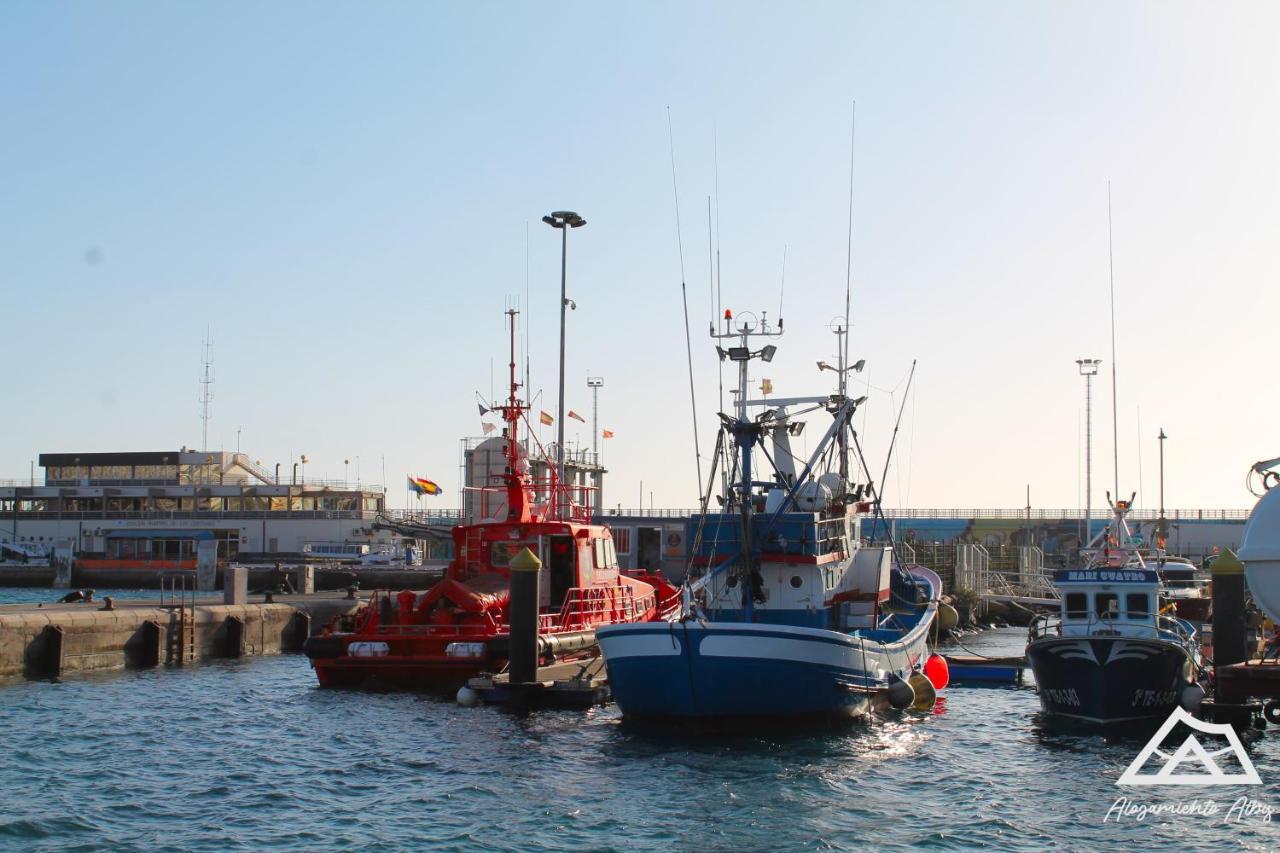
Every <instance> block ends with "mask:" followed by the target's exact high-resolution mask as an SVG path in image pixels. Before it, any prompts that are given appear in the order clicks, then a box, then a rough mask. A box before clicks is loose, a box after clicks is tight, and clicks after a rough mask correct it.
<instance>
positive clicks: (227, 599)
mask: <svg viewBox="0 0 1280 853" xmlns="http://www.w3.org/2000/svg"><path fill="white" fill-rule="evenodd" d="M248 601H249V569H248V567H246V566H227V568H226V571H224V572H223V573H222V603H223V604H236V605H240V604H246V603H248Z"/></svg>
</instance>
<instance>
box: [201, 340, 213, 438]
mask: <svg viewBox="0 0 1280 853" xmlns="http://www.w3.org/2000/svg"><path fill="white" fill-rule="evenodd" d="M202 361H203V363H204V374H203V376H201V378H200V449H201V450H202V451H208V449H209V417H210V404H211V403H212V402H213V332H212V331H211V330H210V328H209V327H208V326H205V328H204V347H203V349H202Z"/></svg>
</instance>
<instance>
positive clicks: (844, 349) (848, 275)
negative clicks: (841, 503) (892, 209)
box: [836, 101, 858, 483]
mask: <svg viewBox="0 0 1280 853" xmlns="http://www.w3.org/2000/svg"><path fill="white" fill-rule="evenodd" d="M857 129H858V102H857V101H854V102H853V108H852V109H851V110H850V112H849V236H848V243H847V248H846V253H845V264H844V337H843V339H841V338H839V337H837V339H836V343H837V345H838V346H839V347H840V353H839V362H840V396H841V397H845V396H847V390H848V389H847V387H846V379H845V366H846V365H847V364H848V363H849V329H850V327H851V326H852V325H853V318H852V317H850V316H849V311H850V310H851V308H850V300H851V294H852V290H853V155H854V150H855V147H854V144H855V142H856V140H857ZM837 334H839V333H837ZM839 441H840V480H841V482H844V483H848V482H849V443H848V441H847V440H846V439H845V432H844V430H840V436H839Z"/></svg>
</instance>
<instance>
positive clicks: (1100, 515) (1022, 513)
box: [597, 505, 1252, 521]
mask: <svg viewBox="0 0 1280 853" xmlns="http://www.w3.org/2000/svg"><path fill="white" fill-rule="evenodd" d="M700 511H701V510H698V509H663V508H654V509H651V508H649V507H641V508H640V509H635V508H628V507H623V506H621V505H619V506H615V507H604V508H603V509H602V510H601V511H600V512H599V513H597V514H598V515H605V516H621V517H628V518H688V517H689V516H691V515H695V514H697V513H698V512H700ZM1251 511H1252V510H1248V509H1167V510H1165V513H1164V514H1165V518H1167V519H1168V520H1169V521H1244V520H1245V519H1247V518H1248V517H1249V513H1250V512H1251ZM884 515H885V518H890V519H910V520H915V521H923V520H955V521H964V520H967V519H1002V520H1008V521H1019V520H1021V521H1027V520H1028V516H1027V511H1026V510H1025V509H927V508H926V509H886V510H885V511H884ZM1084 516H1085V513H1084V510H1080V509H1033V510H1032V511H1031V515H1030V519H1029V520H1030V521H1063V520H1067V521H1072V520H1079V519H1083V518H1084ZM1127 517H1128V518H1131V519H1135V520H1138V521H1155V520H1156V519H1158V518H1159V517H1160V512H1159V510H1154V509H1134V510H1130V511H1129V513H1128V516H1127ZM1090 518H1091V519H1097V520H1104V521H1105V520H1109V519H1111V518H1112V514H1111V512H1110V510H1094V511H1093V513H1092V515H1090Z"/></svg>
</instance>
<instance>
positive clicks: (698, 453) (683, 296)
mask: <svg viewBox="0 0 1280 853" xmlns="http://www.w3.org/2000/svg"><path fill="white" fill-rule="evenodd" d="M667 143H668V144H669V146H670V149H671V193H672V195H673V196H674V197H675V205H676V246H677V247H678V248H679V252H680V301H681V302H682V303H683V304H684V345H685V351H686V354H687V355H688V359H689V403H690V405H691V406H692V408H693V456H694V460H695V461H696V462H697V469H698V493H699V496H701V492H702V448H701V447H700V446H699V443H698V398H697V396H696V394H695V393H694V385H693V337H692V336H691V335H690V333H689V294H688V288H687V287H686V286H685V275H684V238H683V236H682V235H681V233H680V189H679V186H678V185H677V184H676V141H675V133H674V132H673V131H672V129H671V107H667ZM642 497H643V496H642ZM703 510H704V511H705V510H706V504H703Z"/></svg>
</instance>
